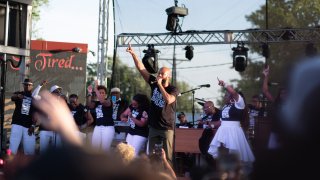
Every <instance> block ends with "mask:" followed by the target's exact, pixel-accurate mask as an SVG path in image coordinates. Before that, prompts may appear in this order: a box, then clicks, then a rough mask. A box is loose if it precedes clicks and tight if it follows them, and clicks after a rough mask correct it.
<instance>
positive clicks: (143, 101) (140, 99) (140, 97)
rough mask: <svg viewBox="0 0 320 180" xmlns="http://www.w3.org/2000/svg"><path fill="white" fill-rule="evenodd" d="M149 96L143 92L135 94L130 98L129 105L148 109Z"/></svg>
mask: <svg viewBox="0 0 320 180" xmlns="http://www.w3.org/2000/svg"><path fill="white" fill-rule="evenodd" d="M149 104H150V101H149V98H148V96H146V95H144V94H136V95H134V96H133V98H132V102H131V105H132V106H133V107H134V108H137V109H141V110H148V109H149Z"/></svg>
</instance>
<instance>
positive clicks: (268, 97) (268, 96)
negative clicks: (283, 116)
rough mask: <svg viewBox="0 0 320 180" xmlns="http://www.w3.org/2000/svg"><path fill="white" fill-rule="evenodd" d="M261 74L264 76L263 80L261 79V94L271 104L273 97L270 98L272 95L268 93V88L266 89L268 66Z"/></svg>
mask: <svg viewBox="0 0 320 180" xmlns="http://www.w3.org/2000/svg"><path fill="white" fill-rule="evenodd" d="M262 74H263V75H264V79H263V85H262V92H263V94H264V95H265V96H266V98H267V99H268V100H269V101H271V102H273V101H274V97H273V96H272V94H271V93H270V91H269V87H268V81H269V66H267V67H266V68H265V69H264V70H263V71H262Z"/></svg>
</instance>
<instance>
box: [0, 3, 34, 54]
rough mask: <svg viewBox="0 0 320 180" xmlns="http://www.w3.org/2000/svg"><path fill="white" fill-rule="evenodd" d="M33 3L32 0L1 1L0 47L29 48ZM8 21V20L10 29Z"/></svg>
mask: <svg viewBox="0 0 320 180" xmlns="http://www.w3.org/2000/svg"><path fill="white" fill-rule="evenodd" d="M31 3H32V1H31V0H24V1H21V0H20V1H19V0H10V1H9V0H4V1H3V0H1V1H0V45H5V46H13V47H16V48H27V44H29V43H27V42H28V41H29V40H30V29H31V9H32V8H31ZM6 19H8V27H7V26H6ZM7 28H8V34H7V36H6V29H7ZM6 37H7V41H8V43H7V44H6V42H5V39H6Z"/></svg>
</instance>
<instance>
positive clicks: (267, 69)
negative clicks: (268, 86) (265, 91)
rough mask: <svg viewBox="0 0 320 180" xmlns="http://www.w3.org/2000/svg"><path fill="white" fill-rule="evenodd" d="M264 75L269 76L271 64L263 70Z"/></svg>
mask: <svg viewBox="0 0 320 180" xmlns="http://www.w3.org/2000/svg"><path fill="white" fill-rule="evenodd" d="M262 74H263V75H264V76H269V65H268V66H267V67H266V68H265V69H264V70H263V71H262Z"/></svg>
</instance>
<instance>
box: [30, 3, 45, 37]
mask: <svg viewBox="0 0 320 180" xmlns="http://www.w3.org/2000/svg"><path fill="white" fill-rule="evenodd" d="M48 5H49V0H33V1H32V36H33V37H37V32H38V30H37V28H36V25H37V22H38V21H39V20H40V9H41V7H42V6H48Z"/></svg>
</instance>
